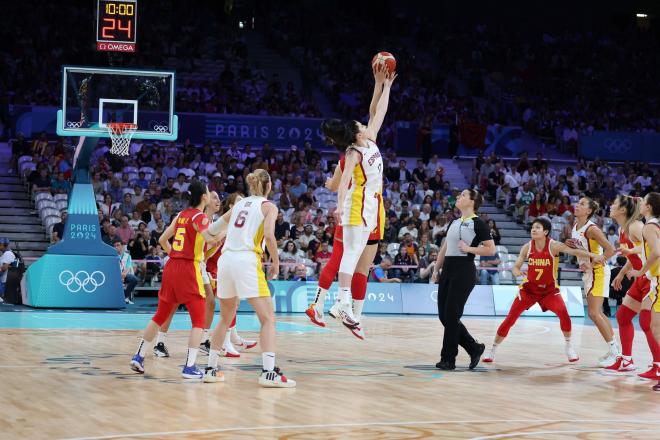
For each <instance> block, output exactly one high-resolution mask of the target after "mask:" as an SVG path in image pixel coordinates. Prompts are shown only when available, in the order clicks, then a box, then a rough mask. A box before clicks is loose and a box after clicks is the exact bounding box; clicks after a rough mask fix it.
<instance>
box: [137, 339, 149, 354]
mask: <svg viewBox="0 0 660 440" xmlns="http://www.w3.org/2000/svg"><path fill="white" fill-rule="evenodd" d="M146 352H147V341H145V340H144V339H142V338H141V339H140V343H139V344H138V349H137V351H136V352H135V354H139V355H140V356H142V357H144V355H145V354H146Z"/></svg>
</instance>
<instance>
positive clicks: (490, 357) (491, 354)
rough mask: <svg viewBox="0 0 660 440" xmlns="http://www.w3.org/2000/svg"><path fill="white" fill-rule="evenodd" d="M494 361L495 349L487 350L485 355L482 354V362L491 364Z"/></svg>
mask: <svg viewBox="0 0 660 440" xmlns="http://www.w3.org/2000/svg"><path fill="white" fill-rule="evenodd" d="M494 360H495V347H493V348H489V349H488V350H487V351H486V353H484V358H483V361H484V362H488V363H491V362H493V361H494Z"/></svg>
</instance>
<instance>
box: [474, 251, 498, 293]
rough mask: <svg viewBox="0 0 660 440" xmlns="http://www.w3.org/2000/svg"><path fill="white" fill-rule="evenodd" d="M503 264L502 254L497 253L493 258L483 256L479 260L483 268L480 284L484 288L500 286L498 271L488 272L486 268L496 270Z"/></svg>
mask: <svg viewBox="0 0 660 440" xmlns="http://www.w3.org/2000/svg"><path fill="white" fill-rule="evenodd" d="M501 262H502V261H501V260H500V254H499V253H497V252H495V255H492V256H488V255H486V256H484V255H482V256H481V257H480V258H479V266H481V267H482V268H481V269H479V284H482V285H484V286H487V285H489V284H492V285H495V286H496V285H498V284H500V275H499V273H498V272H497V270H487V269H486V268H496V267H497V266H499V265H500V263H501Z"/></svg>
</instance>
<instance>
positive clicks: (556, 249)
mask: <svg viewBox="0 0 660 440" xmlns="http://www.w3.org/2000/svg"><path fill="white" fill-rule="evenodd" d="M550 252H551V253H552V255H554V256H556V255H557V254H559V253H562V254H568V255H573V256H574V257H578V258H590V259H591V261H593V262H594V263H600V264H603V263H604V262H605V256H604V255H598V254H594V253H592V252H589V251H587V250H585V249H578V248H572V247H570V246H567V245H566V244H564V243H562V242H559V241H554V240H553V241H552V243H550Z"/></svg>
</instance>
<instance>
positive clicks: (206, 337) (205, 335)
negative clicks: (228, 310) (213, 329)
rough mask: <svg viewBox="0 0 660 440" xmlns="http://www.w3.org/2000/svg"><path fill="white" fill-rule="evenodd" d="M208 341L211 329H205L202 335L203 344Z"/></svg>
mask: <svg viewBox="0 0 660 440" xmlns="http://www.w3.org/2000/svg"><path fill="white" fill-rule="evenodd" d="M208 340H209V329H207V328H205V329H204V332H203V333H202V343H204V342H206V341H208Z"/></svg>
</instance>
